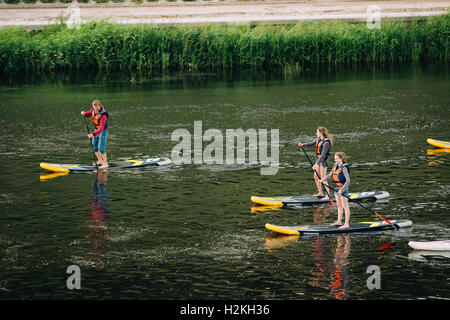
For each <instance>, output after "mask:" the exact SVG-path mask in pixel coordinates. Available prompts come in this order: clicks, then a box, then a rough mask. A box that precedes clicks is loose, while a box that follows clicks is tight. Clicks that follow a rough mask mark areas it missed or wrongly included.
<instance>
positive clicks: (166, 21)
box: [0, 0, 449, 28]
mask: <svg viewBox="0 0 450 320" xmlns="http://www.w3.org/2000/svg"><path fill="white" fill-rule="evenodd" d="M69 5H73V4H72V3H67V4H64V3H49V4H42V3H40V4H39V3H37V4H27V5H26V4H19V5H9V4H5V3H3V2H2V3H1V5H0V8H1V9H0V27H5V26H27V27H31V28H39V27H43V26H47V25H49V24H54V23H58V20H59V19H60V17H63V16H66V17H67V16H68V15H70V14H73V12H74V11H73V10H72V11H70V10H68V9H67V7H68V6H69ZM76 6H77V7H78V8H79V11H77V16H76V19H78V20H79V22H81V23H88V22H91V21H93V20H97V19H109V21H110V22H114V23H120V24H139V23H145V24H154V25H166V26H167V25H187V24H205V23H220V24H248V23H253V24H254V23H271V24H293V23H297V22H299V21H316V20H339V21H347V22H365V21H367V19H368V18H369V16H370V15H373V14H374V13H376V14H378V13H379V15H380V18H381V19H382V20H402V21H410V20H414V19H421V18H426V17H430V16H435V15H441V14H444V13H446V12H447V11H448V9H449V2H448V1H442V0H440V1H439V0H438V1H417V0H416V1H348V0H347V1H333V0H311V1H280V0H275V1H257V2H256V1H244V2H238V1H223V2H217V1H212V2H204V1H199V0H197V1H193V2H181V1H177V2H173V3H172V2H167V1H158V2H144V3H142V4H135V3H132V2H130V1H127V2H124V3H103V4H98V3H94V2H91V3H86V4H81V3H80V4H79V3H76ZM369 8H372V9H369ZM374 10H375V11H374Z"/></svg>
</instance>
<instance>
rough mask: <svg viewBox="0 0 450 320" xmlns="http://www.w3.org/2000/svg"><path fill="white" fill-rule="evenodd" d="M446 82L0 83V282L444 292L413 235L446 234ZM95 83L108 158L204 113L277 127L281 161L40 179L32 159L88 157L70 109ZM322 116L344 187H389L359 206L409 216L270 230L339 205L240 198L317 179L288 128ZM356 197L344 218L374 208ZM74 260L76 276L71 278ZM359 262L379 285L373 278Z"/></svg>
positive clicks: (405, 78)
mask: <svg viewBox="0 0 450 320" xmlns="http://www.w3.org/2000/svg"><path fill="white" fill-rule="evenodd" d="M449 80H450V79H449V73H448V68H445V67H408V68H394V69H388V70H363V71H361V70H355V71H352V70H349V71H345V72H317V73H310V74H308V75H268V74H264V73H252V74H240V75H238V76H218V75H214V74H210V75H178V76H173V77H162V78H152V79H147V80H142V81H141V80H139V81H136V82H130V81H128V80H114V81H106V80H95V79H89V78H82V79H79V78H77V79H75V80H73V79H65V78H61V79H57V80H51V81H46V80H41V81H34V82H17V81H13V82H10V83H5V82H3V83H4V84H3V85H2V86H0V106H1V107H0V111H1V112H2V116H1V117H0V257H1V258H0V259H1V260H0V284H1V290H0V298H2V299H5V298H6V299H60V298H61V299H72V298H78V299H110V298H130V299H287V300H290V299H308V300H309V299H423V298H425V299H434V298H446V299H449V298H450V286H449V284H448V283H449V268H450V260H449V259H450V258H449V255H448V253H447V256H445V255H433V256H420V255H419V256H417V255H416V254H415V253H414V250H412V249H411V248H409V247H408V245H407V244H408V241H411V240H416V241H421V240H442V239H448V238H449V230H450V215H449V209H450V202H449V195H450V192H449V190H450V188H449V184H450V170H449V169H450V153H448V152H436V151H434V147H432V146H430V145H428V144H427V142H426V139H427V138H429V137H432V138H435V139H441V140H447V141H449V140H450V130H449V128H450V113H449V111H450V108H449V98H450V96H449V92H450V81H449ZM94 99H100V100H101V101H102V102H103V104H104V105H105V106H106V108H107V110H108V111H109V114H110V135H109V142H108V146H107V150H108V156H109V159H111V160H117V159H121V158H138V157H140V158H142V157H143V156H156V155H161V156H167V157H170V155H171V150H172V148H173V147H174V146H175V145H176V144H177V142H173V141H171V134H172V132H173V131H174V130H175V129H179V128H185V129H187V130H189V131H190V132H191V133H193V127H194V121H196V120H199V121H202V124H203V130H206V129H209V128H216V129H219V130H222V132H225V130H226V129H237V128H243V129H244V130H246V129H249V128H255V129H268V130H270V129H279V132H280V149H279V155H280V166H279V171H278V173H277V174H276V175H273V176H263V175H261V174H260V169H261V165H258V164H256V165H255V164H253V165H231V166H225V165H223V166H221V165H214V166H209V165H206V164H203V165H194V164H192V165H179V166H171V167H169V168H158V169H148V170H136V171H124V172H109V173H106V174H103V175H101V176H98V177H97V175H96V174H70V175H66V176H60V177H56V178H50V177H48V176H47V177H45V176H44V177H42V179H41V178H40V177H41V175H44V174H45V173H47V172H45V171H44V170H43V169H41V168H40V167H39V163H40V162H56V163H85V164H89V163H91V162H92V153H91V151H90V149H89V145H88V140H87V137H86V128H85V127H84V123H83V122H82V119H81V117H80V111H81V110H87V109H88V107H89V105H90V102H91V101H92V100H94ZM319 125H323V126H326V127H327V128H328V129H329V130H330V132H331V133H332V134H333V135H334V137H335V139H336V141H335V146H334V148H333V152H335V151H344V152H346V153H347V154H348V156H349V162H350V164H351V165H352V183H351V187H350V188H351V191H370V190H384V191H388V192H389V193H390V194H391V198H390V201H389V202H388V203H374V204H369V205H368V206H370V207H371V208H373V209H375V210H379V212H380V213H382V214H383V215H384V216H385V217H386V218H388V219H409V220H412V221H413V223H414V224H413V226H412V227H411V228H408V229H404V230H401V231H399V232H393V231H388V232H384V233H377V234H352V235H348V236H320V237H317V236H316V237H314V236H313V237H305V238H297V237H277V236H275V235H273V234H272V233H271V232H269V231H267V230H266V229H265V228H264V225H265V224H266V223H268V222H269V223H274V224H284V225H293V224H309V223H313V222H315V221H316V222H326V223H328V222H332V221H334V219H335V217H336V209H334V208H329V207H328V208H303V209H295V210H269V211H265V212H259V213H255V212H252V209H251V207H252V203H251V202H250V197H251V196H252V195H267V196H276V195H287V194H311V193H313V192H314V193H315V192H316V189H315V186H314V183H313V181H312V173H311V172H310V169H309V163H308V162H307V160H306V159H305V157H304V156H303V154H302V153H301V151H300V149H299V148H298V147H297V146H296V144H297V143H298V141H299V140H300V141H305V142H306V141H311V140H312V139H313V137H314V134H315V129H316V127H317V126H319ZM206 145H207V143H205V146H206ZM309 151H310V152H311V153H310V154H312V150H309ZM329 168H331V165H330V166H329ZM351 209H352V218H351V219H352V221H371V220H377V218H376V217H375V216H374V215H373V214H372V213H370V212H368V211H366V210H364V209H362V208H360V207H358V206H352V207H351ZM70 265H77V266H79V267H80V269H81V287H82V288H81V289H80V290H68V289H67V287H66V279H67V278H68V276H69V275H68V274H67V273H66V269H67V267H68V266H70ZM370 265H376V266H379V268H380V270H381V288H380V289H373V290H370V289H368V287H367V283H366V280H367V279H368V277H369V276H370V275H369V274H368V273H367V272H366V271H367V268H368V267H369V266H370Z"/></svg>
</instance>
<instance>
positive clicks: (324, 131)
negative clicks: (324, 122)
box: [317, 127, 334, 145]
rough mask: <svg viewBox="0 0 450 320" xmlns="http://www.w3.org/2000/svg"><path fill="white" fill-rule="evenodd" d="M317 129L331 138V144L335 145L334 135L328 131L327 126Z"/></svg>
mask: <svg viewBox="0 0 450 320" xmlns="http://www.w3.org/2000/svg"><path fill="white" fill-rule="evenodd" d="M317 130H319V132H320V133H321V134H322V135H323V136H324V137H325V138H327V139H330V143H331V145H333V142H334V139H333V136H332V135H331V134H330V133H329V132H328V130H327V128H325V127H317Z"/></svg>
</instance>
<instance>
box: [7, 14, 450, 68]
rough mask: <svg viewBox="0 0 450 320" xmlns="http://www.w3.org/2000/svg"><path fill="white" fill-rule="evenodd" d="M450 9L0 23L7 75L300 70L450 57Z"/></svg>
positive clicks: (446, 58)
mask: <svg viewBox="0 0 450 320" xmlns="http://www.w3.org/2000/svg"><path fill="white" fill-rule="evenodd" d="M449 30H450V13H447V14H445V15H440V16H433V17H430V18H428V19H425V20H415V21H411V22H399V21H391V22H389V21H388V22H383V23H382V24H381V28H380V29H370V28H368V27H367V25H366V24H365V23H356V24H355V23H348V22H337V21H313V22H307V21H304V22H299V23H297V24H295V25H293V24H287V25H270V24H257V25H251V24H247V25H227V26H224V25H217V24H208V25H193V26H177V27H156V26H152V25H121V24H115V23H110V22H108V21H106V20H101V21H94V22H90V23H86V24H82V25H81V26H80V28H79V29H71V28H69V27H68V26H67V25H66V24H65V21H64V20H63V19H61V21H60V23H59V24H55V25H51V26H48V27H47V28H44V29H39V30H30V29H26V28H24V27H6V28H3V29H0V73H1V74H3V75H2V76H4V75H6V74H10V73H21V72H26V73H40V72H46V73H53V72H60V71H63V72H67V71H69V72H73V71H80V70H96V71H99V72H105V73H107V72H123V73H129V72H138V73H151V72H174V71H175V72H177V71H181V72H186V71H188V72H189V71H193V72H205V71H207V72H208V71H214V72H216V71H229V70H235V69H240V70H248V69H261V68H263V69H265V70H268V69H285V68H290V69H293V70H301V69H302V68H304V67H307V66H308V67H310V66H320V65H331V66H340V65H354V64H361V65H363V64H365V65H373V64H381V65H386V64H393V63H395V64H406V63H414V62H433V63H435V62H438V63H445V64H446V63H447V62H448V60H449V47H448V45H449V36H450V33H449Z"/></svg>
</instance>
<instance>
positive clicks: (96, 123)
mask: <svg viewBox="0 0 450 320" xmlns="http://www.w3.org/2000/svg"><path fill="white" fill-rule="evenodd" d="M103 115H106V123H105V128H104V130H106V129H108V112H107V111H106V110H105V108H104V107H102V110H101V111H100V112H99V113H97V112H96V111H95V109H92V123H93V124H94V127H95V130H97V129H98V127H99V126H100V118H101V117H102V116H103Z"/></svg>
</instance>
